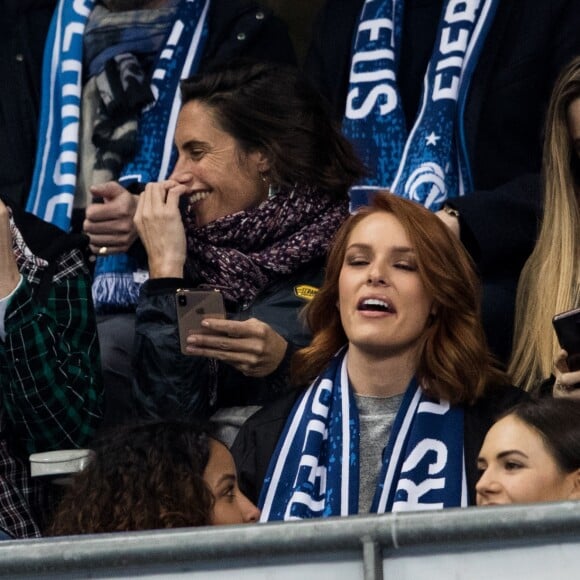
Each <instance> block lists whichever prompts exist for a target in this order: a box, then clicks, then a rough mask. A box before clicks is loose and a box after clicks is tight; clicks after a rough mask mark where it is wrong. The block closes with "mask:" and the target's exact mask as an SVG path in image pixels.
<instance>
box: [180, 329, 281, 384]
mask: <svg viewBox="0 0 580 580" xmlns="http://www.w3.org/2000/svg"><path fill="white" fill-rule="evenodd" d="M202 325H203V326H204V327H205V328H206V329H207V330H208V331H210V332H211V333H212V334H191V335H190V336H189V337H188V339H187V345H188V346H187V351H188V352H189V353H190V354H192V355H196V356H206V357H209V358H215V359H217V360H221V361H223V362H225V363H227V364H229V365H231V366H233V367H234V368H235V369H237V370H239V371H240V372H241V373H242V374H244V375H246V376H248V377H266V376H268V375H270V374H272V373H273V372H274V371H275V370H276V369H277V368H278V366H279V365H280V363H281V362H282V359H283V358H284V354H285V353H286V347H287V345H288V343H287V342H286V340H284V338H282V337H281V336H280V335H279V334H278V333H277V332H276V331H275V330H274V329H273V328H272V327H271V326H269V325H268V324H266V323H264V322H261V321H260V320H258V319H256V318H250V319H249V320H244V321H239V320H222V319H219V318H206V319H205V320H204V321H203V322H202Z"/></svg>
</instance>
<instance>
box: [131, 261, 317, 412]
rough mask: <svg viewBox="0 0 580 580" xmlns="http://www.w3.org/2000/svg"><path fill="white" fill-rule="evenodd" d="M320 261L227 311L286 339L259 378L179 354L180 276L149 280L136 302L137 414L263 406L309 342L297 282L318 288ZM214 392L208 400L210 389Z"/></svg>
mask: <svg viewBox="0 0 580 580" xmlns="http://www.w3.org/2000/svg"><path fill="white" fill-rule="evenodd" d="M322 277H323V262H322V261H321V260H316V261H314V262H311V263H310V264H308V265H306V266H305V267H303V268H302V269H300V270H299V271H298V272H296V273H295V274H293V275H292V276H288V277H287V278H285V279H283V280H280V281H278V282H276V283H274V284H272V285H271V286H269V287H268V288H266V289H265V290H264V291H262V293H261V294H259V295H258V297H257V298H256V300H254V302H253V303H252V304H250V306H249V307H248V308H247V309H246V310H241V311H235V312H228V318H231V319H233V320H248V319H249V318H257V319H258V320H260V321H262V322H265V323H267V324H269V325H270V326H271V327H272V328H273V329H274V330H275V331H276V332H278V334H280V335H281V336H282V337H284V338H285V339H286V340H287V341H288V348H287V351H286V355H285V357H284V360H283V361H282V363H281V364H280V366H279V367H278V369H276V371H275V372H274V373H272V374H271V375H269V376H266V377H263V378H252V377H246V376H245V375H243V374H242V373H241V372H239V371H237V370H235V369H234V368H233V367H231V366H230V365H227V364H223V363H218V362H217V361H214V360H211V359H208V358H205V357H195V356H185V355H183V354H181V351H180V348H179V336H178V331H177V313H176V308H175V290H176V289H177V288H178V287H183V284H184V283H183V280H181V279H160V280H151V281H149V282H147V283H145V284H144V286H143V288H142V290H141V296H140V299H139V304H138V305H137V325H136V329H135V332H136V339H135V355H134V356H135V359H134V360H135V363H136V364H135V365H134V366H135V373H136V375H135V376H136V381H135V383H134V388H133V393H134V398H135V400H136V406H137V410H138V413H139V415H141V416H148V417H164V418H173V419H175V418H178V417H179V418H182V419H187V418H189V417H192V416H202V417H203V416H208V414H209V413H210V412H211V411H212V410H213V409H215V408H221V407H232V406H245V405H263V404H265V403H267V402H269V401H272V400H274V399H275V398H276V396H278V395H280V393H282V392H286V391H287V390H288V388H289V381H288V376H289V364H290V358H291V356H292V354H293V353H294V352H295V350H296V349H298V348H301V347H303V346H306V345H307V344H308V343H309V342H310V333H309V332H308V331H307V329H306V327H305V324H304V323H303V322H302V320H301V319H300V318H299V311H300V309H301V308H302V307H303V306H304V305H305V304H306V303H307V300H305V299H304V298H301V297H299V294H300V292H297V288H298V287H300V286H302V285H308V286H314V287H316V288H318V287H319V286H320V284H321V283H322ZM212 392H215V393H216V395H217V399H216V401H215V402H214V403H213V404H212V403H211V401H210V398H211V393H212Z"/></svg>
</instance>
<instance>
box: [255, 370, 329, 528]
mask: <svg viewBox="0 0 580 580" xmlns="http://www.w3.org/2000/svg"><path fill="white" fill-rule="evenodd" d="M326 389H327V385H326V384H325V383H324V382H323V381H321V382H320V383H319V384H318V385H317V384H316V382H314V383H312V385H311V386H310V387H309V388H308V390H307V391H306V392H305V394H304V395H303V396H302V397H301V398H300V399H298V401H297V402H296V403H295V405H294V408H293V409H292V412H291V413H290V417H291V418H292V420H291V421H288V422H287V423H286V426H285V427H284V431H283V432H282V434H281V435H280V439H279V440H278V445H277V446H276V451H275V452H274V457H277V458H279V462H278V463H277V464H276V466H275V469H274V470H273V472H272V473H271V474H269V475H267V476H266V480H265V481H268V482H269V486H266V485H264V487H262V491H261V494H260V499H259V501H258V505H259V506H260V508H261V510H262V518H263V516H264V514H265V513H268V512H269V510H270V509H271V506H272V503H273V501H274V495H275V493H276V490H277V489H278V486H280V485H284V481H283V480H282V472H283V470H284V469H285V467H286V462H287V461H288V456H289V454H290V447H291V443H292V441H293V440H294V438H295V437H296V433H297V432H298V427H299V425H300V422H301V420H302V417H303V415H304V412H305V409H306V408H308V409H310V408H312V406H313V405H314V402H315V401H317V400H319V397H320V394H321V392H322V391H324V390H326ZM286 483H288V482H286ZM262 521H265V520H264V519H262Z"/></svg>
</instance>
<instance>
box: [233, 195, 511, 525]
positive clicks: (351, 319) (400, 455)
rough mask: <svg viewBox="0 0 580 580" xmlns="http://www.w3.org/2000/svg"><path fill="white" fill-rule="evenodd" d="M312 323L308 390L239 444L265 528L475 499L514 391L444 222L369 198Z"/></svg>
mask: <svg viewBox="0 0 580 580" xmlns="http://www.w3.org/2000/svg"><path fill="white" fill-rule="evenodd" d="M307 320H308V323H309V325H310V328H311V330H312V333H313V337H314V338H313V340H312V343H311V345H310V346H309V347H307V348H304V349H302V350H301V351H299V352H298V353H297V354H296V355H295V359H294V361H293V366H294V379H295V381H296V382H297V383H298V384H301V385H306V384H309V383H310V387H309V388H308V389H306V390H301V391H299V392H298V391H297V392H295V393H294V394H293V395H292V396H288V397H286V398H285V399H281V400H279V401H278V402H276V403H275V404H273V405H272V406H270V407H266V408H264V409H263V410H262V411H260V412H259V413H257V414H256V415H254V416H253V417H252V418H251V419H250V420H249V421H248V423H246V425H245V426H244V428H243V429H242V431H241V433H240V435H239V437H238V439H237V440H236V443H235V444H234V447H233V454H234V457H235V458H236V461H237V464H238V471H239V475H240V481H241V486H242V489H244V492H245V493H246V494H248V495H249V497H250V498H253V499H254V500H255V499H257V496H258V492H259V491H260V488H261V494H260V499H259V505H260V507H261V508H262V519H263V520H278V519H301V518H311V517H319V516H331V515H348V514H356V513H364V512H369V511H370V512H379V513H380V512H387V511H397V510H418V509H438V508H443V507H459V506H466V505H468V504H473V503H474V500H475V497H474V495H475V494H474V491H475V482H476V481H477V471H476V458H477V453H478V451H479V448H480V446H481V443H482V441H483V438H484V436H485V433H486V431H487V429H488V428H489V426H490V425H491V424H492V422H493V418H494V414H495V413H497V412H501V410H502V409H506V408H507V407H509V406H511V405H513V404H514V403H515V402H516V401H517V400H519V399H520V398H521V397H522V392H521V391H519V390H516V389H514V388H512V387H510V386H509V384H508V380H507V378H506V376H505V375H504V373H503V372H501V371H500V370H498V369H497V368H496V367H495V366H494V362H493V359H492V358H491V356H490V355H489V353H488V349H487V345H486V341H485V336H484V332H483V329H482V325H481V321H480V291H479V281H478V279H477V276H476V274H475V272H474V269H473V265H472V263H471V260H470V258H469V257H468V255H467V254H466V252H465V250H464V249H463V247H462V245H461V243H460V242H459V241H458V240H457V239H456V238H454V236H453V235H452V234H451V233H450V232H449V231H448V229H447V228H446V227H445V226H444V225H443V223H442V222H441V221H440V220H439V219H438V218H437V217H436V216H435V215H433V214H432V213H430V212H429V211H428V210H426V209H424V208H423V207H421V206H419V205H418V204H416V203H413V202H410V201H407V200H404V199H401V198H399V197H396V196H394V195H390V194H388V193H382V194H379V195H377V196H376V198H375V199H374V202H373V205H372V206H371V207H369V208H363V209H362V210H360V211H359V212H358V213H357V214H355V215H353V216H351V217H350V218H349V219H348V220H347V221H346V222H345V224H344V225H343V227H342V228H341V229H340V230H339V232H338V234H337V236H336V238H335V240H334V243H333V246H332V249H331V251H330V254H329V257H328V262H327V270H326V277H325V281H324V284H323V287H322V288H321V290H320V292H319V293H318V294H317V296H316V297H315V298H314V299H313V301H312V302H311V304H310V305H309V307H308V310H307ZM262 484H263V486H262Z"/></svg>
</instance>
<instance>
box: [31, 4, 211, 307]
mask: <svg viewBox="0 0 580 580" xmlns="http://www.w3.org/2000/svg"><path fill="white" fill-rule="evenodd" d="M209 4H210V0H182V1H181V3H180V5H179V8H178V10H177V14H176V18H175V22H174V24H173V26H172V28H171V30H170V32H169V35H168V37H167V40H166V41H165V43H164V45H163V47H162V49H161V51H160V53H159V56H158V59H157V62H156V64H155V66H154V72H153V75H152V79H151V90H152V92H153V94H154V95H155V102H154V103H153V104H152V105H150V106H149V107H147V108H146V109H145V110H144V111H143V114H142V115H141V119H140V122H139V135H138V145H137V147H138V150H137V154H136V155H135V157H134V159H133V161H132V162H130V163H128V164H127V165H126V166H125V167H124V169H123V172H122V174H121V175H120V177H119V182H120V183H121V184H122V185H124V186H128V185H130V184H131V183H134V182H141V183H146V182H148V181H158V180H160V179H165V178H166V177H167V176H168V175H169V173H170V172H171V169H172V167H173V164H174V163H175V158H176V151H175V148H174V147H173V136H174V133H175V125H176V123H177V115H178V113H179V109H180V107H181V94H180V91H179V82H180V80H181V79H184V78H187V77H189V76H191V75H192V74H194V73H195V72H196V71H197V69H198V65H199V61H200V59H201V56H202V54H203V47H204V44H205V39H206V37H207V11H208V8H209ZM94 5H95V0H85V1H84V2H71V1H70V0H61V1H60V2H59V4H58V6H57V9H56V11H55V14H54V17H53V20H52V23H51V27H50V30H49V33H48V38H47V42H46V48H45V57H44V64H43V78H42V101H41V107H42V108H41V115H40V133H39V135H41V138H40V139H39V143H42V144H43V146H41V147H39V150H38V153H37V158H36V164H35V171H34V177H33V184H32V189H31V191H30V195H29V199H28V204H27V207H26V209H27V211H30V212H32V213H34V214H35V215H38V216H39V217H41V218H42V219H44V220H45V221H48V222H51V223H53V224H55V225H57V226H59V227H60V228H62V229H63V230H65V231H66V230H68V229H69V227H70V220H71V216H72V208H73V200H74V195H75V189H76V181H77V157H78V148H79V121H80V112H81V94H82V85H83V71H82V63H83V32H84V30H85V27H86V25H87V21H88V19H89V15H90V13H91V10H92V9H93V8H94ZM134 268H135V263H134V261H133V259H132V258H130V257H128V256H126V255H120V254H116V255H111V256H106V257H104V258H99V259H98V260H97V265H96V268H95V282H94V285H93V297H94V299H95V306H96V308H97V310H98V311H115V310H122V309H124V308H125V307H128V306H130V305H132V304H134V303H135V302H136V300H137V295H138V290H139V286H140V282H142V280H137V279H136V278H135V277H134V272H133V270H134ZM109 306H110V308H109Z"/></svg>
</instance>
